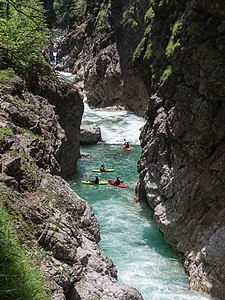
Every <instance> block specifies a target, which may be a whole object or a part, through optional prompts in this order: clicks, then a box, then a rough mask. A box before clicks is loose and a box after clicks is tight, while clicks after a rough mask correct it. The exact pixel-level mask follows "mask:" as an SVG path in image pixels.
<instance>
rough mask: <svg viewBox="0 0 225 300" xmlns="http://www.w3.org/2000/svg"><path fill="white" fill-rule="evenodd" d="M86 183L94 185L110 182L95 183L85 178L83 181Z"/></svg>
mask: <svg viewBox="0 0 225 300" xmlns="http://www.w3.org/2000/svg"><path fill="white" fill-rule="evenodd" d="M81 182H82V183H84V184H92V185H104V184H108V181H99V183H94V182H92V181H91V180H85V181H81Z"/></svg>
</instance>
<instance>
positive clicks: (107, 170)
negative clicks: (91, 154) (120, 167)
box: [93, 169, 115, 173]
mask: <svg viewBox="0 0 225 300" xmlns="http://www.w3.org/2000/svg"><path fill="white" fill-rule="evenodd" d="M114 171H115V169H106V170H105V171H101V170H99V169H98V170H97V169H96V170H93V172H101V173H104V172H114Z"/></svg>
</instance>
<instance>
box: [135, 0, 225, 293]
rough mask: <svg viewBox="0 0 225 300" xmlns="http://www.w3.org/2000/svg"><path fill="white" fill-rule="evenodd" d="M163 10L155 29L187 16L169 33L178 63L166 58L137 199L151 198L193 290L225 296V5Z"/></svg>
mask: <svg viewBox="0 0 225 300" xmlns="http://www.w3.org/2000/svg"><path fill="white" fill-rule="evenodd" d="M212 7H214V8H215V7H216V8H217V9H218V10H219V11H220V12H217V10H215V9H212ZM160 9H161V11H159V10H156V14H155V19H154V20H155V23H152V25H153V28H152V30H155V31H159V30H160V29H161V30H162V31H163V27H167V26H168V24H167V25H166V21H165V20H164V24H163V23H162V22H160V21H162V20H163V19H164V14H166V15H167V18H168V20H170V19H172V18H173V20H174V24H175V20H176V19H177V20H178V19H179V21H178V23H179V24H178V23H177V25H176V26H178V25H179V26H178V28H179V29H178V28H177V29H176V30H177V32H176V33H175V29H174V33H173V37H171V38H170V40H169V42H167V44H166V37H164V36H163V37H162V42H161V45H163V43H165V45H167V46H166V47H167V48H166V49H165V52H166V51H167V57H166V58H165V59H166V61H167V64H168V65H170V67H166V66H163V64H165V61H164V62H163V61H158V65H159V68H161V70H163V69H164V70H169V69H170V71H169V73H167V75H168V77H164V79H165V80H164V79H163V77H162V75H163V74H164V75H166V73H163V72H165V71H163V72H162V73H161V74H162V75H160V73H156V74H155V76H154V81H155V80H157V77H158V81H160V76H161V85H160V86H159V87H158V88H157V89H154V91H155V95H153V96H152V97H151V99H150V101H149V106H148V110H147V113H146V115H147V118H148V122H147V123H146V125H145V127H144V129H143V130H142V134H141V144H142V147H143V151H142V157H141V159H140V161H139V164H138V169H139V173H140V181H139V184H138V187H137V198H138V199H139V200H140V201H147V202H148V203H149V205H150V207H151V209H152V210H153V212H154V218H155V219H156V221H157V224H158V226H159V228H160V230H161V231H162V232H163V233H164V236H165V238H166V240H167V241H168V242H169V243H170V244H171V245H172V246H173V249H174V251H175V252H177V253H179V254H181V256H182V260H183V263H184V268H185V271H186V272H187V273H188V274H189V278H190V287H191V289H194V290H198V291H201V292H206V293H210V294H212V295H213V296H217V297H219V299H224V297H225V282H224V274H225V270H224V267H223V265H224V260H225V256H224V251H223V250H222V249H224V246H225V232H224V213H225V198H224V192H225V190H224V180H225V177H224V168H225V165H224V150H225V144H224V137H225V135H224V132H225V127H224V122H223V120H224V115H225V105H224V95H225V90H224V83H225V81H224V80H225V79H224V63H225V60H224V56H223V55H222V52H221V51H222V49H224V46H225V44H224V34H225V31H224V22H223V19H221V17H222V15H223V13H224V4H223V3H222V2H220V1H210V2H208V1H196V2H195V1H194V2H189V1H188V2H187V3H186V5H183V6H182V5H181V6H180V7H179V5H178V6H177V10H176V11H174V10H173V9H172V7H171V6H170V5H168V6H167V7H163V6H162V7H161V8H160ZM175 14H176V16H177V17H176V18H175ZM160 19H161V20H160ZM169 43H170V44H169ZM172 44H173V47H174V48H173V49H172V50H171V49H170V50H171V51H172V52H171V53H170V52H169V47H172ZM175 44H176V46H175ZM152 59H153V60H154V59H156V58H152ZM154 81H152V88H154V86H156V85H155V83H154Z"/></svg>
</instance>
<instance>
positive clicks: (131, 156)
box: [71, 144, 208, 300]
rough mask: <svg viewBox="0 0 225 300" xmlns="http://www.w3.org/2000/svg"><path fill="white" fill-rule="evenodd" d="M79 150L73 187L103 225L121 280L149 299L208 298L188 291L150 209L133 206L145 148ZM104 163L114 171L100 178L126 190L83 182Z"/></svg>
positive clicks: (105, 244) (104, 245)
mask: <svg viewBox="0 0 225 300" xmlns="http://www.w3.org/2000/svg"><path fill="white" fill-rule="evenodd" d="M81 151H82V153H85V154H86V155H87V156H85V157H83V158H82V159H80V161H79V162H78V165H77V174H76V176H75V178H74V180H73V181H72V182H71V186H72V188H73V189H74V191H76V192H77V193H78V194H79V195H80V196H81V197H82V198H83V199H85V200H87V201H88V202H89V203H90V204H91V205H92V207H93V210H94V212H95V215H96V216H97V218H98V221H99V223H100V230H101V242H100V246H101V248H102V249H103V251H104V252H105V254H106V255H107V256H109V257H110V258H111V259H112V260H113V262H114V264H115V265H116V267H117V270H118V279H119V281H120V282H121V283H126V284H129V285H132V286H134V287H136V288H137V289H138V290H139V291H140V292H141V293H142V295H143V297H144V299H145V300H154V299H157V300H167V299H168V300H169V299H170V300H175V299H176V300H178V299H179V300H181V299H182V300H183V299H192V300H194V299H208V298H206V297H203V296H201V295H200V294H196V293H193V292H190V291H188V278H187V276H186V275H185V274H184V272H183V270H182V268H181V266H180V265H179V263H178V261H177V260H176V258H175V256H174V254H173V253H172V251H171V249H170V247H169V245H168V244H167V243H165V241H164V239H163V236H162V234H161V233H160V232H159V230H158V229H157V227H156V225H155V223H154V221H153V220H152V219H151V214H150V210H149V208H148V207H140V205H139V203H136V202H134V197H135V185H136V182H137V180H138V174H137V160H138V159H139V157H140V153H141V147H140V146H138V145H134V146H133V149H132V151H131V152H127V151H124V150H122V148H121V146H120V145H118V144H116V145H97V146H88V147H84V148H82V149H81ZM102 163H104V164H105V165H106V166H107V167H108V168H115V169H116V170H115V172H113V173H100V174H98V175H99V176H100V178H101V180H108V179H112V180H114V179H115V178H116V176H119V177H120V179H121V180H123V181H124V184H125V185H127V188H124V189H122V188H118V187H115V186H111V185H102V186H95V185H86V184H82V183H81V181H82V180H87V179H94V178H95V175H96V173H94V172H93V171H92V170H94V169H96V168H98V167H99V166H100V165H101V164H102Z"/></svg>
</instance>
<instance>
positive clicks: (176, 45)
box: [166, 39, 180, 57]
mask: <svg viewBox="0 0 225 300" xmlns="http://www.w3.org/2000/svg"><path fill="white" fill-rule="evenodd" d="M177 48H180V40H177V41H176V42H174V39H170V41H169V44H168V45H167V47H166V56H167V57H170V56H171V55H173V53H174V51H175V49H177Z"/></svg>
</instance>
